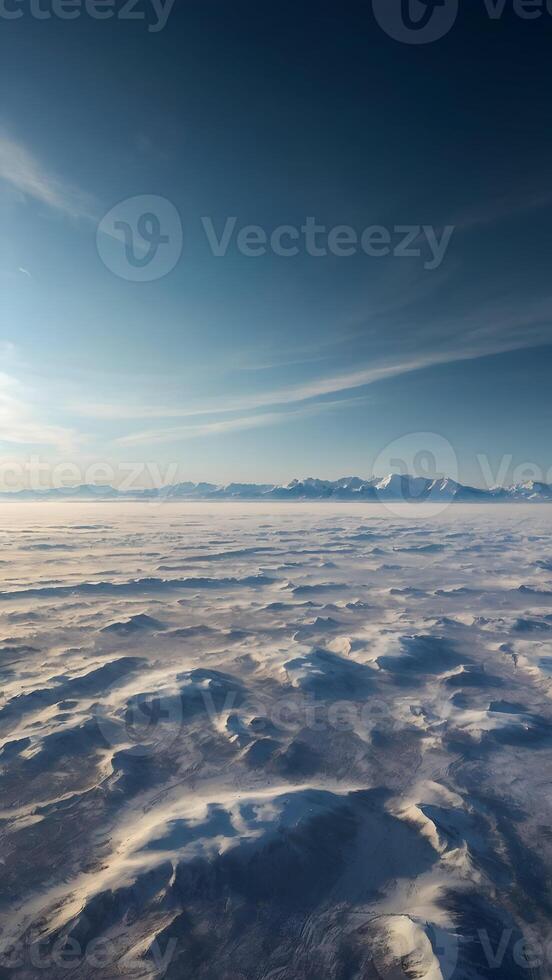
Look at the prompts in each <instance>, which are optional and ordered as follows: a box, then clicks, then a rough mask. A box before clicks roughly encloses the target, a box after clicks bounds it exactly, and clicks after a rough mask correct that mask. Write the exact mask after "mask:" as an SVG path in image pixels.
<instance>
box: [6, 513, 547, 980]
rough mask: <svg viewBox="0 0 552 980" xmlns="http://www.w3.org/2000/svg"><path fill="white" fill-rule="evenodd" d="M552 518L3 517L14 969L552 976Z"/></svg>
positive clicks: (204, 979) (238, 978)
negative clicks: (551, 783)
mask: <svg viewBox="0 0 552 980" xmlns="http://www.w3.org/2000/svg"><path fill="white" fill-rule="evenodd" d="M551 516H552V508H550V507H549V506H548V505H546V504H543V505H542V506H541V507H539V508H534V507H530V506H528V507H524V506H523V505H520V504H517V505H516V506H512V507H508V506H507V505H501V506H500V507H499V506H496V507H490V506H489V505H488V504H487V505H485V506H482V507H478V506H477V505H476V504H470V505H466V506H464V505H462V504H456V505H455V506H454V507H451V508H448V509H447V510H446V511H445V512H444V513H441V514H439V515H437V516H431V515H429V514H428V512H427V510H425V509H424V506H423V505H421V506H416V505H411V506H409V505H405V506H404V511H403V512H402V513H397V510H396V508H394V510H393V512H389V511H387V510H385V509H384V508H383V507H381V506H379V505H377V504H366V505H357V506H355V505H353V504H346V503H343V504H338V503H334V502H331V503H327V504H318V503H311V504H292V503H283V504H281V503H277V502H269V503H265V504H260V503H253V502H252V503H249V504H246V503H233V504H224V503H217V504H207V503H166V504H162V505H154V504H147V503H126V504H124V503H119V502H116V503H97V502H94V503H78V504H77V503H73V504H67V503H65V504H56V503H48V504H31V503H28V504H10V505H6V506H5V507H4V508H3V510H2V514H1V516H0V540H1V541H2V557H1V563H0V622H1V632H0V638H1V642H0V673H1V685H0V692H1V697H0V787H1V797H0V860H1V865H0V869H1V875H0V978H7V977H9V978H11V977H14V978H17V980H28V978H32V977H40V978H44V980H59V978H60V977H64V976H67V977H72V978H73V977H78V978H79V980H80V978H89V977H94V978H95V980H108V978H109V980H112V978H115V977H123V978H124V977H128V978H153V977H159V976H165V977H166V978H168V980H188V978H190V980H192V978H194V980H215V978H216V980H230V978H231V980H268V978H270V980H319V978H321V977H323V978H328V980H372V978H374V980H377V978H380V980H386V978H389V980H396V978H427V980H439V978H442V980H449V978H453V977H455V978H459V980H460V978H470V980H481V978H487V977H494V978H496V980H504V978H506V980H514V978H521V977H523V978H528V980H529V978H531V980H534V978H546V977H550V976H552V887H551V881H552V825H551V815H552V795H551V794H552V787H551V785H550V782H551V777H552V702H551V693H552V533H551V530H550V528H551V521H550V518H551Z"/></svg>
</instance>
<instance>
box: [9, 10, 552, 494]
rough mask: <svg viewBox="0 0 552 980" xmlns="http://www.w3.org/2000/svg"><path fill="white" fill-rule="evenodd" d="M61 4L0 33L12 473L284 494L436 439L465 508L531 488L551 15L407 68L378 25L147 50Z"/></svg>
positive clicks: (312, 19)
mask: <svg viewBox="0 0 552 980" xmlns="http://www.w3.org/2000/svg"><path fill="white" fill-rule="evenodd" d="M56 2H59V0H35V6H34V8H33V9H31V7H30V5H29V0H21V2H19V0H4V4H3V7H2V10H3V11H4V13H6V11H7V12H8V13H20V12H21V14H22V15H21V16H20V17H17V18H14V19H6V17H5V16H0V55H1V59H0V60H1V67H0V74H1V78H0V81H1V92H2V95H1V96H0V177H1V178H2V179H1V180H0V194H1V197H0V200H1V204H2V218H3V220H2V232H1V238H0V282H1V288H2V300H1V301H0V314H1V318H2V323H1V334H0V338H1V341H2V343H1V344H0V354H1V358H2V365H1V367H0V452H1V455H2V458H3V459H4V460H6V459H16V458H19V459H22V458H24V457H28V456H29V455H31V454H40V455H41V456H43V457H44V458H46V459H49V460H51V461H56V460H61V459H63V460H72V461H76V462H78V463H79V464H82V465H83V466H84V465H85V464H86V463H89V462H91V461H93V460H105V461H113V462H116V461H120V460H123V461H125V460H126V461H129V460H143V461H152V462H158V463H159V464H161V465H163V466H166V465H167V463H169V462H172V461H177V462H179V463H180V467H181V468H180V471H179V475H180V476H182V477H187V478H194V479H200V478H202V479H210V480H217V481H227V480H230V479H236V480H257V481H259V480H275V481H276V480H282V481H283V480H287V479H289V478H291V477H292V476H295V475H306V474H307V473H314V474H316V475H321V476H327V477H337V476H340V475H343V474H344V473H353V472H357V473H359V474H360V475H371V473H372V469H373V468H374V466H375V465H376V464H375V461H377V465H376V469H381V465H380V464H382V462H383V461H385V458H386V455H385V454H386V452H387V450H386V447H388V446H389V444H394V442H395V440H398V439H401V438H402V437H405V436H407V435H408V434H410V433H433V434H436V435H437V436H440V437H443V438H444V440H446V441H447V442H448V443H450V445H451V447H452V449H453V451H454V453H455V454H456V456H457V458H458V465H459V469H458V473H459V476H460V477H461V478H462V479H464V480H465V481H473V482H477V483H484V482H485V480H486V477H485V474H484V473H482V469H481V461H480V460H479V459H478V457H480V456H481V455H485V456H487V457H488V458H489V461H490V463H489V465H490V466H491V469H493V468H494V471H495V472H496V470H497V469H498V465H499V462H500V459H501V457H502V456H503V455H510V456H511V457H512V467H511V468H512V471H513V468H515V467H516V466H518V465H519V464H520V463H522V462H524V461H529V462H532V463H534V464H535V466H538V467H540V468H541V469H542V472H543V474H546V473H547V471H548V468H549V467H550V466H551V465H552V458H551V455H550V451H549V447H550V439H549V432H550V423H551V420H552V396H551V394H550V369H551V366H552V346H551V344H552V328H551V320H550V318H551V313H552V302H551V298H550V279H551V276H550V268H551V259H552V256H551V247H550V244H549V243H550V237H551V235H550V220H551V219H552V183H551V179H550V172H551V164H552V141H551V137H550V132H551V126H550V123H551V115H552V98H551V94H552V93H551V89H552V72H551V71H550V51H551V50H552V13H548V12H547V11H546V7H545V5H544V4H543V9H542V12H541V14H542V15H541V16H540V17H538V18H534V19H533V18H532V19H525V18H523V17H521V16H520V15H519V14H520V9H521V8H520V6H519V4H518V5H517V6H516V9H514V5H513V3H512V2H505V3H504V9H503V13H502V15H501V16H497V15H498V13H499V12H500V10H501V9H502V6H503V5H502V3H499V2H498V0H493V2H491V0H486V2H485V0H470V3H469V5H468V4H467V2H464V3H463V4H462V5H461V9H460V10H459V11H458V14H457V17H456V20H455V22H454V23H452V21H453V20H454V17H453V14H454V10H453V9H452V8H453V7H454V0H445V2H446V4H448V5H449V8H448V13H446V9H445V11H443V10H441V11H439V10H436V11H434V12H433V14H432V17H437V16H445V14H446V16H449V15H450V17H451V21H450V30H449V31H448V33H445V34H444V36H443V37H441V38H440V39H438V40H434V41H428V42H427V43H419V44H411V43H405V42H404V41H400V40H396V39H394V38H393V37H391V36H389V34H388V33H386V30H387V29H389V30H391V32H393V29H392V28H390V27H389V24H390V23H391V21H389V24H387V23H384V24H383V26H382V24H381V23H378V20H377V19H376V18H375V16H374V11H373V7H372V3H371V2H369V0H364V2H349V3H345V4H338V3H330V2H328V0H323V2H318V3H316V4H314V3H309V2H308V0H303V2H301V3H297V2H296V0H295V2H293V3H292V2H289V0H280V2H278V3H270V2H265V3H259V2H253V0H236V2H233V0H201V2H195V0H193V2H188V0H176V3H175V5H174V7H173V8H172V9H171V10H170V13H169V10H168V8H167V11H166V12H167V13H168V18H167V21H166V25H165V26H164V27H163V29H161V30H148V26H149V27H152V26H154V27H155V26H156V25H158V17H157V15H156V14H155V12H154V7H153V4H152V2H151V0H140V2H139V3H137V4H136V6H135V8H134V12H135V13H136V14H141V13H145V15H146V19H143V18H137V19H133V20H128V19H121V17H119V16H117V17H116V16H113V17H112V18H111V19H106V20H96V19H94V18H93V17H91V16H90V14H89V12H87V9H86V8H85V4H84V0H83V3H82V5H80V6H79V0H74V2H75V6H74V7H72V8H71V10H72V11H73V12H77V11H78V13H79V16H78V17H76V19H72V20H63V19H61V18H60V17H59V16H57V15H56V10H57V8H56ZM374 2H376V0H374ZM450 4H452V8H451V7H450ZM377 6H378V4H377V3H376V7H377ZM379 7H380V8H381V2H380V4H379ZM388 7H389V11H391V13H393V11H394V14H393V16H394V17H395V21H394V23H395V25H396V24H398V23H400V22H399V21H398V19H397V18H398V16H399V11H400V0H388ZM68 9H69V8H68ZM123 9H124V7H123V4H122V3H117V4H116V5H115V10H117V11H118V12H119V13H121V11H122V10H123ZM523 9H524V10H525V12H526V13H527V12H532V13H538V12H539V10H538V9H537V8H535V7H534V6H533V7H531V8H529V6H527V7H523ZM516 11H517V12H516ZM37 12H40V13H41V14H42V17H41V19H39V18H38V17H37V16H36V14H37ZM108 12H109V11H108ZM111 12H113V11H111ZM411 12H412V14H413V15H415V16H416V17H417V16H420V15H421V14H422V13H423V7H422V5H421V3H420V0H411ZM493 12H494V16H490V13H493ZM48 13H52V16H50V17H47V16H46V15H47V14H48ZM386 16H387V15H384V16H383V20H384V21H385V20H386ZM379 19H380V21H381V20H382V15H381V10H380V13H379ZM434 23H436V22H435V21H434ZM405 30H406V29H405ZM420 36H421V35H420ZM138 196H139V197H140V201H138V202H133V200H131V201H130V203H128V199H134V198H136V197H138ZM159 199H163V200H162V201H161V204H160V203H159ZM163 201H164V202H165V203H163ZM121 202H127V203H121ZM166 202H169V203H168V204H167V203H166ZM113 208H115V211H113V212H112V214H108V213H109V212H111V211H112V209H113ZM167 209H168V210H167ZM106 214H108V217H107V218H104V215H106ZM144 215H146V223H145V224H141V225H140V224H139V219H140V218H141V217H143V216H144ZM309 218H311V219H312V221H313V222H314V221H315V222H316V224H317V225H319V226H321V227H323V228H324V229H325V230H324V231H323V232H318V233H317V238H316V240H314V239H311V241H310V244H309V240H308V236H307V234H306V233H305V232H303V231H302V230H301V229H302V228H303V227H304V226H305V223H306V221H307V219H309ZM102 219H103V220H102ZM202 219H203V220H202ZM230 219H232V220H233V223H230V224H228V228H229V229H232V230H233V234H232V235H231V237H230V239H229V242H228V248H227V249H226V252H225V254H224V255H218V256H217V255H215V254H213V250H212V247H211V244H210V241H209V234H208V232H209V230H210V233H211V237H212V236H213V235H215V234H216V236H218V237H219V238H220V236H221V235H222V233H223V229H224V227H225V223H227V222H229V221H230ZM234 219H235V220H234ZM175 220H176V225H175ZM152 221H153V224H152ZM179 221H180V222H181V224H182V229H183V242H182V250H180V242H179V238H178V227H177V226H178V222H179ZM248 225H253V226H258V229H257V231H256V232H254V233H253V239H254V244H252V245H251V241H252V239H250V238H249V239H247V242H249V243H250V246H251V247H250V248H249V249H248V248H247V247H246V248H243V247H242V248H240V243H241V245H242V246H243V243H244V241H245V239H244V238H243V236H242V237H241V238H239V237H238V235H239V233H240V229H242V228H243V227H244V226H248ZM98 226H99V230H98ZM281 226H286V228H285V229H284V230H283V231H281V232H278V233H277V236H276V239H273V243H274V241H276V245H277V242H278V241H281V243H282V245H285V247H286V249H293V253H294V254H286V255H282V254H276V252H277V251H278V249H277V248H276V250H275V249H274V247H273V243H272V244H271V241H270V236H271V235H272V233H273V232H274V230H275V229H278V228H281ZM337 226H347V230H345V231H343V229H342V230H341V233H338V232H334V233H333V234H334V238H333V245H332V237H331V235H332V229H335V228H336V227H337ZM370 226H379V230H378V231H377V232H373V233H372V235H371V237H370V243H371V245H372V249H371V251H372V253H373V254H367V251H366V250H364V249H363V247H361V244H360V238H361V235H362V232H363V231H364V229H366V228H369V227H370ZM140 228H141V229H142V231H143V232H144V234H143V235H142V236H141V235H140ZM409 229H412V232H410V231H409ZM417 229H418V231H417V232H416V230H417ZM157 233H159V234H161V235H165V240H162V241H161V243H158V244H157V246H156V247H155V248H153V244H152V243H153V239H155V236H156V234H157ZM339 234H344V235H345V238H346V241H347V247H344V244H343V243H344V239H343V238H338V237H336V236H338V235H339ZM443 235H444V236H445V237H444V238H443ZM126 236H130V237H129V238H127V237H126ZM148 236H153V238H152V243H150V241H149V238H148ZM355 236H356V237H355ZM407 237H408V238H409V239H410V241H409V250H410V251H412V250H413V251H414V253H415V254H413V255H402V254H401V243H402V250H404V247H405V245H406V244H407V242H406V239H407ZM336 241H337V242H338V247H334V246H335V242H336ZM340 242H341V248H340V247H339V243H340ZM313 243H314V244H315V248H313ZM439 243H441V246H442V250H441V251H439ZM150 245H151V248H153V251H149V249H150ZM128 246H130V251H129V250H128ZM248 250H249V251H251V252H257V253H258V254H246V253H247V251H248ZM315 250H316V251H321V252H322V251H324V252H326V254H320V255H318V254H312V253H313V251H315ZM346 250H348V251H350V252H351V253H352V254H347V255H346V254H340V252H345V251H346ZM368 251H369V252H370V248H368ZM154 252H155V258H154V259H153V260H152V261H151V262H150V258H151V256H152V255H153V254H154ZM378 252H384V253H385V254H376V253H378ZM156 263H157V264H156ZM165 273H166V274H165ZM427 438H429V441H430V443H431V438H430V437H427ZM427 438H426V437H424V436H420V437H419V442H420V448H424V439H426V441H427ZM425 448H427V446H425ZM390 456H391V457H392V456H393V452H391V453H390ZM502 475H503V474H502ZM510 475H511V474H510Z"/></svg>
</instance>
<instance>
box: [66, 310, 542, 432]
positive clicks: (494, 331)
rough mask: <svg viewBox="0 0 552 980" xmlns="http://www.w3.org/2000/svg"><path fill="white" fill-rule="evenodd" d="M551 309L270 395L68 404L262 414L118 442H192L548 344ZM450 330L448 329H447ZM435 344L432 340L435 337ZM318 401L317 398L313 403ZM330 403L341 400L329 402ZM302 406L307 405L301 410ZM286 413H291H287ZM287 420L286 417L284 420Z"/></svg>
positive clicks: (491, 315)
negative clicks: (420, 374) (292, 410)
mask: <svg viewBox="0 0 552 980" xmlns="http://www.w3.org/2000/svg"><path fill="white" fill-rule="evenodd" d="M551 320H552V307H551V304H550V302H549V301H545V302H544V303H543V304H540V305H536V306H535V307H534V309H533V310H532V311H526V313H525V315H524V316H516V314H515V312H512V311H510V312H509V313H506V312H501V311H498V310H493V311H489V312H488V315H487V316H486V315H484V314H482V315H478V316H474V317H473V318H466V319H465V320H464V321H463V324H462V327H463V331H462V334H461V335H458V333H457V336H456V338H455V337H454V336H452V337H451V336H450V334H449V337H448V339H447V340H446V341H444V342H443V344H442V346H441V348H440V349H436V345H435V344H434V346H433V349H431V350H425V351H422V352H420V353H409V354H404V355H403V356H398V357H395V358H393V357H387V358H386V359H383V358H381V357H380V358H379V359H378V360H376V361H374V362H373V363H369V364H366V365H364V366H362V367H359V368H355V369H354V370H350V369H349V370H343V371H341V372H336V373H334V374H331V375H326V376H322V377H316V378H311V379H308V380H303V381H300V382H297V383H296V384H293V385H287V386H283V387H281V388H277V389H272V390H269V391H261V392H254V393H251V394H247V395H240V396H236V397H232V396H227V397H215V398H212V399H210V400H209V402H203V403H201V402H197V403H189V404H188V405H176V406H171V405H166V404H165V405H164V404H158V405H155V404H153V405H152V404H151V400H149V404H147V405H146V404H131V403H85V404H80V405H78V406H76V405H75V406H72V409H73V410H74V411H75V412H76V413H77V414H79V415H81V416H85V417H88V418H95V419H98V420H106V421H107V420H110V421H119V422H125V421H128V422H130V421H140V420H142V421H145V420H154V419H157V420H166V421H169V420H171V419H193V418H201V417H203V418H208V417H209V416H225V415H228V414H232V413H244V412H251V413H254V412H259V411H261V412H262V414H260V415H245V416H241V417H240V418H238V419H227V420H224V419H223V420H220V419H219V420H217V421H205V422H203V423H198V424H194V425H189V424H186V425H182V426H179V427H175V426H173V427H170V428H161V427H159V428H158V429H153V428H152V429H148V430H145V431H143V432H140V433H138V434H133V433H131V434H129V435H128V436H123V437H121V439H120V440H119V442H120V444H127V445H128V444H133V443H136V442H147V441H151V442H156V441H175V440H177V439H179V438H182V439H184V438H194V437H198V436H208V435H214V434H219V433H221V432H224V431H227V432H232V431H237V430H238V429H243V428H252V427H256V426H262V425H270V424H273V422H274V421H276V420H281V419H282V413H281V412H265V411H263V410H265V409H269V408H270V409H283V408H289V407H291V406H297V407H298V408H300V407H301V406H302V405H304V404H305V403H308V404H310V405H311V410H314V404H313V403H317V406H318V410H320V411H324V410H326V408H327V405H328V403H327V402H325V401H320V400H321V399H327V398H328V396H332V395H334V396H346V395H347V393H351V392H358V390H359V389H362V388H366V387H369V386H371V385H374V384H377V383H381V382H385V381H388V380H391V379H393V378H398V377H401V376H402V375H406V374H411V373H413V372H416V371H423V370H427V369H429V368H433V367H439V366H444V365H446V364H452V363H456V362H461V361H467V360H474V359H477V358H481V357H488V356H491V355H495V354H502V353H506V352H508V351H513V350H519V349H523V348H527V347H532V346H533V347H534V346H538V345H540V344H542V343H550V341H551V334H550V322H551ZM449 326H450V325H449ZM433 340H435V338H433ZM317 400H319V401H318V402H317ZM331 404H332V405H336V404H339V402H336V401H334V402H332V403H331ZM305 407H308V405H307V406H305ZM287 414H288V415H289V412H288V413H287ZM283 417H285V415H284V416H283Z"/></svg>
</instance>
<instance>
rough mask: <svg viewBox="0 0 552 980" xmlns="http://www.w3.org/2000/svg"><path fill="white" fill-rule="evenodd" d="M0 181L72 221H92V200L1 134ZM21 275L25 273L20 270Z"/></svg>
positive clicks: (23, 147)
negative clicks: (85, 219)
mask: <svg viewBox="0 0 552 980" xmlns="http://www.w3.org/2000/svg"><path fill="white" fill-rule="evenodd" d="M0 179H1V180H4V181H6V183H7V184H9V185H10V186H11V187H13V188H14V189H15V190H16V191H18V192H19V193H20V194H23V195H24V196H25V197H31V198H33V199H34V200H35V201H40V202H41V203H42V204H46V205H47V206H48V207H49V208H52V209H53V210H55V211H61V212H63V213H64V214H66V215H68V216H70V217H72V218H87V219H89V220H91V221H93V220H95V208H94V202H93V199H92V198H91V197H90V195H88V194H84V193H83V192H82V191H79V190H78V189H76V188H75V187H73V186H71V185H70V184H69V183H68V182H67V181H64V180H61V179H60V178H58V177H56V176H55V175H53V174H51V173H49V172H48V170H47V168H46V167H44V166H43V165H42V164H41V163H39V161H38V160H36V159H35V157H34V156H33V155H32V154H31V153H30V152H29V151H28V150H27V148H26V147H25V146H23V145H22V144H21V143H18V142H17V141H16V140H15V139H13V138H12V137H11V136H9V135H8V134H7V133H5V132H2V131H0ZM20 271H24V270H20Z"/></svg>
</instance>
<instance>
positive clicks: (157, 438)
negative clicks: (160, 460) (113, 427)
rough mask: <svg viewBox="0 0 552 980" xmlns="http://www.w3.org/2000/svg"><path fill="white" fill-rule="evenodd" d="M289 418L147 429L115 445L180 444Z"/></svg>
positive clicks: (265, 417)
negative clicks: (184, 441)
mask: <svg viewBox="0 0 552 980" xmlns="http://www.w3.org/2000/svg"><path fill="white" fill-rule="evenodd" d="M287 417H288V416H287V415H286V414H283V413H281V412H270V413H266V414H264V415H249V416H245V417H243V418H237V419H226V420H224V421H222V422H220V421H219V422H204V423H203V424H201V423H200V424H199V425H178V426H171V427H169V428H163V429H147V430H146V431H144V432H134V433H132V434H130V435H128V436H121V438H119V439H116V440H115V443H116V445H119V446H137V445H142V444H143V443H155V444H158V443H167V442H179V441H180V440H182V439H199V438H202V439H204V438H208V437H209V436H220V435H225V434H226V433H228V432H239V431H241V430H244V429H256V428H258V427H259V426H265V425H274V424H275V423H277V422H282V421H284V420H285V419H286V418H287Z"/></svg>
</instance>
